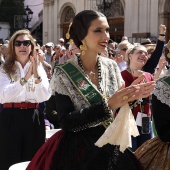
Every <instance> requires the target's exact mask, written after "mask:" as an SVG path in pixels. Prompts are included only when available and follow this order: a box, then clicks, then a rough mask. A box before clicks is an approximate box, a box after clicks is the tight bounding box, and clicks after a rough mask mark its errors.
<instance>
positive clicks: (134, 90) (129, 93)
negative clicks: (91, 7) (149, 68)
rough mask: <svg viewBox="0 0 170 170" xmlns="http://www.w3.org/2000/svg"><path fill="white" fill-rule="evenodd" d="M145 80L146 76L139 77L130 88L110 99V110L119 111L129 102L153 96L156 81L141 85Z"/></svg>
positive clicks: (121, 90)
mask: <svg viewBox="0 0 170 170" xmlns="http://www.w3.org/2000/svg"><path fill="white" fill-rule="evenodd" d="M143 79H144V75H141V76H139V77H138V78H137V79H136V80H135V81H134V82H133V83H132V84H131V85H130V86H129V87H126V88H125V87H124V86H122V88H121V89H120V90H118V91H117V92H116V93H115V94H114V95H113V96H111V98H110V99H108V105H109V108H110V109H112V110H113V109H117V108H119V107H121V106H123V105H125V104H127V103H128V102H132V101H134V100H137V99H141V98H146V97H148V96H150V95H151V93H152V92H153V90H154V87H155V81H151V82H146V83H140V84H139V82H141V81H142V80H143Z"/></svg>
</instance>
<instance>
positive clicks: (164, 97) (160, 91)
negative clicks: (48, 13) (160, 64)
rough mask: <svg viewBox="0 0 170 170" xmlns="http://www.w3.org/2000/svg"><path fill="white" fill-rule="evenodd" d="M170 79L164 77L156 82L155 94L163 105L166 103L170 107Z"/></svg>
mask: <svg viewBox="0 0 170 170" xmlns="http://www.w3.org/2000/svg"><path fill="white" fill-rule="evenodd" d="M169 88H170V77H169V76H166V77H163V78H161V79H159V80H157V82H156V87H155V90H154V91H153V94H154V95H155V96H156V97H157V99H158V100H160V101H161V102H162V103H165V104H166V105H168V106H169V107H170V100H169V99H170V91H169Z"/></svg>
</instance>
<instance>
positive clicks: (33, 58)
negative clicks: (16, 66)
mask: <svg viewBox="0 0 170 170" xmlns="http://www.w3.org/2000/svg"><path fill="white" fill-rule="evenodd" d="M30 61H31V65H30V67H29V69H28V72H27V73H26V75H25V77H24V79H25V80H27V81H28V79H29V78H30V77H31V76H32V75H34V78H36V79H38V77H39V75H38V71H37V68H38V64H39V61H38V56H37V55H35V56H30ZM37 83H38V82H37Z"/></svg>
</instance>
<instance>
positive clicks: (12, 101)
mask: <svg viewBox="0 0 170 170" xmlns="http://www.w3.org/2000/svg"><path fill="white" fill-rule="evenodd" d="M165 35H166V26H165V25H162V24H161V25H160V26H159V36H158V39H157V41H156V42H151V40H150V39H149V38H144V39H142V41H141V43H136V42H134V43H130V42H129V41H128V37H126V36H123V37H122V40H121V42H119V43H118V42H114V41H113V40H112V39H110V35H109V24H108V22H107V19H106V17H105V16H104V14H102V13H100V12H97V11H93V10H84V11H81V12H80V13H78V14H77V15H76V16H75V17H74V19H73V21H72V23H71V24H70V26H69V29H68V32H67V35H66V38H60V39H59V40H58V43H57V44H56V45H54V43H53V42H47V43H46V44H45V45H42V46H40V45H39V44H38V43H37V42H36V40H35V39H34V37H33V36H32V35H31V33H30V32H29V31H28V30H19V31H16V32H15V33H14V34H13V35H12V36H11V38H10V39H9V41H7V42H5V43H4V44H2V45H1V46H0V106H1V108H0V127H1V128H0V135H1V140H0V150H1V152H0V160H1V161H0V165H1V169H2V170H8V168H9V167H10V166H11V165H12V164H15V163H19V162H23V161H31V162H30V164H29V165H28V167H27V170H57V169H62V170H87V169H89V170H94V169H99V170H106V169H107V170H112V169H113V170H143V169H144V170H152V169H154V168H155V167H159V168H156V169H158V170H163V169H165V170H166V169H167V170H168V167H169V159H170V157H169V156H170V155H169V152H168V149H169V147H168V146H169V145H168V142H170V139H169V136H168V135H169V130H168V129H169V127H170V125H169V116H168V112H169V107H170V106H169V105H170V104H169V103H170V102H169V96H170V95H169V86H170V80H169V71H168V70H169V68H170V66H169V58H170V42H169V43H166V42H165ZM125 106H126V108H127V109H128V113H127V114H128V117H131V119H128V120H124V118H123V115H122V113H120V112H123V111H124V110H123V109H124V108H125ZM127 109H126V111H127ZM118 115H122V118H121V119H120V120H119V118H120V116H118ZM117 119H118V120H117ZM123 121H129V122H130V121H132V122H133V123H132V122H131V123H129V124H128V123H127V124H126V125H127V127H126V129H132V131H134V132H135V134H136V135H133V136H131V135H132V133H129V134H128V139H129V140H130V143H131V145H130V146H127V147H126V148H125V149H124V150H123V151H122V142H120V140H119V139H123V138H121V134H120V133H119V132H120V131H119V128H118V127H119V126H120V125H121V124H122V122H123ZM134 124H135V126H134ZM111 125H112V127H114V129H113V131H114V134H117V136H116V138H115V139H114V140H113V139H110V138H109V139H105V144H104V145H103V146H102V147H100V146H99V145H98V142H97V141H98V140H99V139H100V137H101V136H102V135H103V134H107V133H108V128H109V127H110V126H111ZM52 128H55V129H61V130H60V131H58V132H57V133H56V134H54V135H53V136H52V137H51V138H50V139H48V140H47V141H46V140H45V130H48V129H52ZM129 131H130V130H129ZM116 139H118V140H116ZM101 140H103V139H101ZM110 140H112V141H110ZM100 142H101V141H100ZM111 143H112V144H111ZM124 143H126V141H124ZM162 147H164V149H163V151H162V152H161V153H160V156H161V157H163V161H162V162H163V163H162V164H161V165H159V163H161V160H159V159H157V153H158V152H159V151H160V150H161V148H162ZM166 153H168V154H166ZM153 160H154V161H153ZM157 165H159V166H157Z"/></svg>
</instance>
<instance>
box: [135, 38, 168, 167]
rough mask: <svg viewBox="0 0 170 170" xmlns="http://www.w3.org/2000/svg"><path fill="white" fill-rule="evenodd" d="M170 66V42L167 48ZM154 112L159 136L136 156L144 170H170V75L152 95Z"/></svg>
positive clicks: (157, 83) (158, 85)
mask: <svg viewBox="0 0 170 170" xmlns="http://www.w3.org/2000/svg"><path fill="white" fill-rule="evenodd" d="M165 57H166V60H167V61H168V64H170V41H169V42H168V44H167V47H166V48H165ZM152 111H153V118H154V123H155V128H156V131H157V135H158V136H156V137H155V138H153V139H151V140H149V141H147V142H145V143H144V144H143V145H142V146H141V147H139V148H138V149H137V150H136V152H135V155H136V156H137V158H138V159H139V160H140V162H141V164H142V166H143V169H144V170H153V169H156V170H169V169H170V148H169V143H170V75H169V74H167V75H166V76H164V77H162V78H160V79H158V80H157V82H156V88H155V90H154V92H153V95H152Z"/></svg>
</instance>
